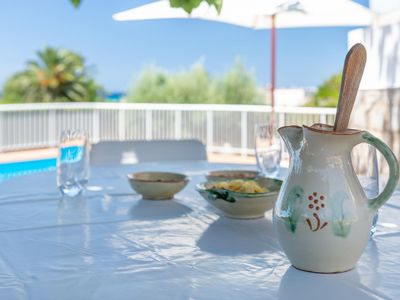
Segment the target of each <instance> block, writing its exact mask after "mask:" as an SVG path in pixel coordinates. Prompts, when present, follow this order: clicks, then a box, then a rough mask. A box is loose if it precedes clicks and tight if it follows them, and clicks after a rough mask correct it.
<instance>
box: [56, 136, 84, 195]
mask: <svg viewBox="0 0 400 300" xmlns="http://www.w3.org/2000/svg"><path fill="white" fill-rule="evenodd" d="M88 179H89V147H88V136H87V134H86V133H85V132H83V131H80V130H66V131H63V132H62V134H61V139H60V144H59V146H58V158H57V186H58V187H59V189H60V191H61V194H62V195H64V196H69V197H75V196H77V195H80V194H81V193H82V191H83V190H84V189H85V187H86V184H87V181H88Z"/></svg>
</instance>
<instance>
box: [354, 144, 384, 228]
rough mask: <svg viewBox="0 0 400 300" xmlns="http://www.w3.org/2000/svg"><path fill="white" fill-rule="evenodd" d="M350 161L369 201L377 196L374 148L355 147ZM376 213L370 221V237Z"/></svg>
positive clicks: (376, 165)
mask: <svg viewBox="0 0 400 300" xmlns="http://www.w3.org/2000/svg"><path fill="white" fill-rule="evenodd" d="M351 160H352V163H353V167H354V170H355V172H356V174H357V176H358V179H359V180H360V183H361V186H362V187H363V189H364V192H365V195H366V196H367V197H368V198H369V199H371V198H375V197H376V196H378V195H379V169H378V159H377V153H376V148H375V147H372V146H371V145H368V144H360V145H357V146H356V147H355V148H354V149H353V151H352V153H351ZM377 222H378V213H376V214H375V216H374V219H373V221H372V227H371V235H373V234H374V233H375V231H376V224H377Z"/></svg>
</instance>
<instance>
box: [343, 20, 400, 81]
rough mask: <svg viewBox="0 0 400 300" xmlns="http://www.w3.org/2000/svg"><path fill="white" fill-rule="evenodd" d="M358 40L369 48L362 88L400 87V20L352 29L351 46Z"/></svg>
mask: <svg viewBox="0 0 400 300" xmlns="http://www.w3.org/2000/svg"><path fill="white" fill-rule="evenodd" d="M358 42H360V43H362V44H364V46H365V47H366V49H367V65H366V67H365V71H364V76H363V79H362V81H361V85H360V89H387V88H398V87H400V22H399V23H395V24H390V25H385V26H376V25H375V26H372V27H370V28H367V29H356V30H352V31H350V32H349V34H348V46H349V48H350V47H351V46H352V45H354V44H355V43H358Z"/></svg>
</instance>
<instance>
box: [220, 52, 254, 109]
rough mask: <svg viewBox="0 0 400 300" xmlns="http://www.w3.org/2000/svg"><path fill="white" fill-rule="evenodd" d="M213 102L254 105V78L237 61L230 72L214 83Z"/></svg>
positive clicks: (240, 62) (239, 61)
mask: <svg viewBox="0 0 400 300" xmlns="http://www.w3.org/2000/svg"><path fill="white" fill-rule="evenodd" d="M214 89H215V91H214V95H215V100H214V101H215V102H217V103H226V104H227V103H231V104H250V103H255V102H256V101H255V100H256V98H257V87H256V82H255V79H254V76H253V74H252V73H251V72H249V71H248V70H246V68H245V66H244V64H243V63H242V61H241V60H239V59H237V60H236V61H235V64H234V65H233V66H232V68H231V69H230V70H228V72H227V73H226V74H225V75H224V76H223V77H222V78H221V79H217V80H216V82H215V88H214Z"/></svg>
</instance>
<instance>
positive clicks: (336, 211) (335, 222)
mask: <svg viewBox="0 0 400 300" xmlns="http://www.w3.org/2000/svg"><path fill="white" fill-rule="evenodd" d="M347 198H348V196H347V194H346V193H345V192H343V191H340V192H337V193H335V194H334V195H333V197H331V208H332V230H333V234H334V235H336V236H340V237H342V238H345V237H347V236H348V235H349V233H350V230H351V223H352V222H351V220H350V219H348V218H346V213H345V211H344V208H343V205H344V203H345V201H346V199H347Z"/></svg>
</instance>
